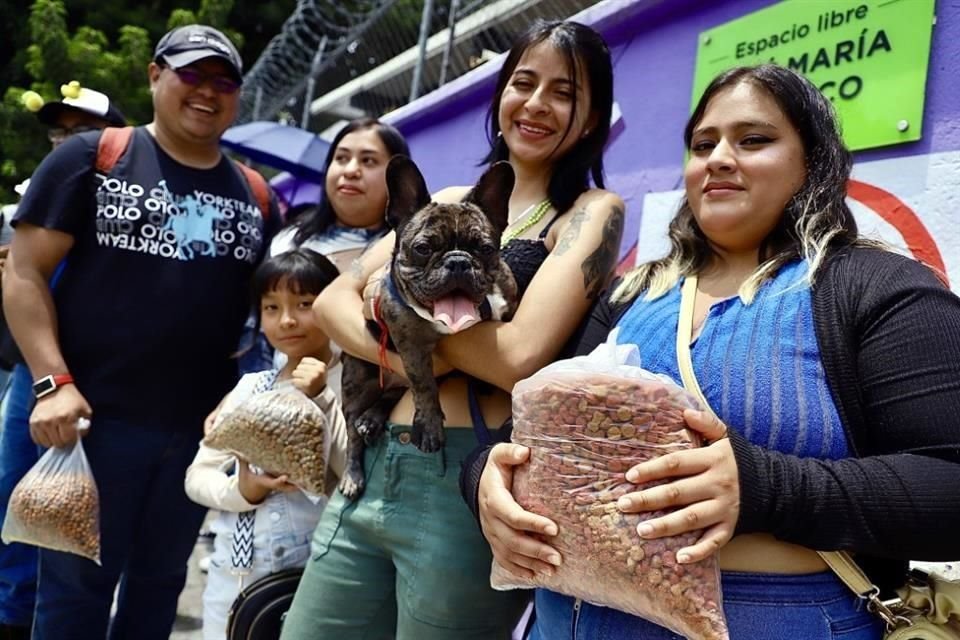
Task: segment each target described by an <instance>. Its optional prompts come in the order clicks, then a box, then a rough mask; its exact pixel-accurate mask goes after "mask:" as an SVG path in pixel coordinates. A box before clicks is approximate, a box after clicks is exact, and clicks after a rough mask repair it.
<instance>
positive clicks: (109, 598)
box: [3, 25, 279, 640]
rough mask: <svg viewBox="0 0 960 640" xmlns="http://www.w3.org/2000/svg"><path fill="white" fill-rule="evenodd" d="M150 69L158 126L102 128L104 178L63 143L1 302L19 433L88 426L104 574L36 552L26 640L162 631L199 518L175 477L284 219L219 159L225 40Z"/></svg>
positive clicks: (29, 215)
mask: <svg viewBox="0 0 960 640" xmlns="http://www.w3.org/2000/svg"><path fill="white" fill-rule="evenodd" d="M147 71H148V76H149V81H150V91H151V92H152V94H153V107H154V116H153V121H152V122H150V123H149V124H147V125H146V126H142V127H137V128H135V129H132V130H119V129H107V130H105V131H108V132H114V133H112V134H109V135H106V134H105V136H106V139H108V140H116V139H118V136H117V135H116V134H119V133H126V134H129V137H125V138H123V140H124V141H125V142H124V144H125V145H126V146H125V147H123V151H122V154H121V155H120V156H119V159H118V160H117V161H116V163H115V164H112V169H110V170H109V171H107V172H103V171H102V170H101V169H95V168H94V167H93V166H92V165H93V162H94V159H95V158H97V157H98V155H99V154H98V151H97V149H98V145H99V144H100V141H101V134H100V133H99V132H88V133H80V134H78V135H74V136H72V137H71V138H70V139H68V140H67V141H66V142H64V143H63V144H62V145H61V146H60V147H58V148H57V149H55V150H54V151H53V152H52V153H51V154H50V155H49V156H48V157H47V158H46V159H44V161H43V162H42V163H41V165H40V167H39V168H38V169H37V171H36V172H35V173H34V175H33V177H32V179H31V185H30V189H29V190H27V193H26V195H25V197H24V199H23V200H22V201H21V203H20V207H19V209H18V211H17V216H16V219H15V220H14V224H15V225H16V233H15V234H14V240H13V245H12V247H11V251H10V257H9V258H8V262H7V267H6V270H5V273H4V286H3V297H4V309H5V310H6V311H7V320H8V323H9V325H10V328H11V330H12V332H13V335H14V337H15V338H16V340H17V344H18V345H19V346H20V349H21V351H22V352H23V355H24V358H25V359H26V361H27V364H28V365H29V368H30V372H31V374H32V378H33V382H34V384H33V390H34V393H35V395H36V398H37V400H36V405H35V407H34V409H33V412H32V414H31V416H30V434H31V437H32V438H33V440H34V441H35V442H36V443H37V444H40V445H41V446H46V447H49V446H58V447H62V446H68V445H70V444H72V443H73V442H74V441H75V440H76V439H77V437H78V429H77V424H78V421H79V419H80V418H88V419H89V420H90V427H89V429H88V430H87V431H86V432H85V433H83V434H80V435H82V436H83V446H84V450H85V452H86V455H87V458H88V460H89V463H90V468H91V470H92V473H93V476H94V478H95V479H96V483H97V487H98V491H99V500H100V561H101V564H100V565H98V564H95V563H94V562H92V561H90V560H88V559H85V558H83V557H81V556H78V555H73V554H69V553H61V552H58V551H52V550H48V549H41V550H40V574H39V584H38V588H37V605H36V609H35V615H34V627H33V635H32V637H33V639H34V640H50V639H53V638H55V639H56V640H87V639H94V638H96V639H99V640H102V639H104V638H106V637H107V627H108V622H109V628H110V630H109V637H110V639H111V640H124V639H133V638H136V639H137V640H160V639H161V638H162V639H166V638H168V636H169V634H170V630H171V628H172V625H173V621H174V618H175V616H176V607H177V598H178V596H179V594H180V591H181V589H182V588H183V584H184V581H185V579H186V562H187V559H188V557H189V556H190V553H191V551H192V549H193V546H194V543H195V541H196V536H197V532H198V530H199V529H200V524H201V522H202V520H203V517H204V515H205V509H204V508H203V507H200V506H199V505H196V504H194V503H192V502H191V501H190V500H189V499H188V498H187V496H186V494H185V493H184V489H183V480H184V476H185V471H186V467H187V466H188V465H189V463H190V462H191V461H192V460H193V457H194V454H195V452H196V449H197V442H198V441H199V439H200V438H201V437H202V435H203V419H204V417H205V416H206V415H207V414H208V413H209V412H210V410H211V409H213V407H215V406H216V405H217V403H218V401H219V400H220V399H221V398H222V397H223V395H224V394H225V393H226V392H227V391H228V390H229V389H230V388H231V387H232V385H233V384H234V382H235V381H236V377H237V370H236V369H237V368H236V361H235V360H233V359H231V355H232V354H233V353H234V352H235V350H236V345H237V344H238V343H239V338H240V335H241V332H242V330H243V325H244V321H245V319H246V317H247V314H248V311H249V307H248V293H247V292H248V286H249V279H250V276H251V275H252V273H253V270H254V268H255V267H256V265H257V264H258V263H259V261H260V259H261V257H262V256H263V253H264V251H265V249H266V247H267V245H268V244H269V239H270V236H271V234H272V231H273V228H274V226H275V224H276V223H277V222H278V221H279V215H278V214H277V211H276V202H275V201H274V200H273V199H272V198H269V197H268V196H267V194H268V191H267V187H266V186H265V182H264V181H263V178H262V177H261V176H259V175H256V174H254V175H250V174H249V173H247V171H248V170H247V169H245V168H243V169H241V168H238V166H236V165H235V164H234V163H233V162H231V161H230V160H229V159H228V158H226V157H224V156H223V155H222V154H221V152H220V144H219V143H220V136H221V135H222V134H223V132H224V131H225V130H226V129H227V127H229V126H230V125H231V124H232V122H233V120H234V118H235V117H236V114H237V107H238V101H239V89H240V84H241V82H242V72H243V66H242V61H241V59H240V55H239V54H238V53H237V50H236V48H235V47H234V46H233V44H232V43H231V42H230V41H229V39H227V37H226V36H224V35H223V34H222V33H221V32H219V31H217V30H216V29H213V28H212V27H208V26H204V25H190V26H186V27H180V28H177V29H174V30H173V31H171V32H170V33H168V34H166V35H165V36H164V37H163V38H162V39H161V40H160V42H159V43H158V44H157V47H156V49H155V52H154V60H153V61H152V62H151V63H150V65H149V67H148V70H147ZM261 196H263V197H261ZM268 200H269V204H267V201H268ZM68 253H69V260H68V261H67V264H66V267H65V268H64V269H63V272H62V274H60V276H59V279H58V281H57V284H56V287H55V288H54V290H53V292H52V293H51V289H50V287H49V284H48V283H49V280H50V278H51V276H52V274H53V270H54V268H55V267H56V265H57V264H59V263H60V262H61V260H62V259H63V258H64V257H65V256H66V255H67V254H68ZM14 301H16V303H15V304H14ZM79 508H86V506H85V505H78V509H79ZM118 584H119V586H120V589H119V591H118V592H117V609H116V614H115V616H114V617H113V619H112V621H111V620H110V609H111V603H112V602H113V596H114V592H115V590H116V587H117V585H118Z"/></svg>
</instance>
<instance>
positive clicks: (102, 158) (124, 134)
mask: <svg viewBox="0 0 960 640" xmlns="http://www.w3.org/2000/svg"><path fill="white" fill-rule="evenodd" d="M131 138H133V127H107V128H106V129H104V130H103V133H102V134H100V142H99V143H98V144H97V165H96V166H97V171H99V172H100V173H104V174H107V173H110V171H111V170H112V169H113V167H114V166H116V164H117V160H119V159H120V156H122V155H123V153H124V152H125V151H126V150H127V147H129V146H130V139H131Z"/></svg>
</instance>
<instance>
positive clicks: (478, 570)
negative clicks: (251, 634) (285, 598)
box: [282, 424, 530, 640]
mask: <svg viewBox="0 0 960 640" xmlns="http://www.w3.org/2000/svg"><path fill="white" fill-rule="evenodd" d="M388 431H389V435H387V436H385V437H383V438H381V439H380V442H379V443H377V444H376V445H375V446H371V447H368V448H367V451H366V455H365V458H364V468H365V470H366V474H367V488H366V491H365V492H364V493H363V495H362V496H361V497H360V499H359V500H358V501H357V502H356V503H349V502H347V501H346V500H345V499H344V497H343V496H342V495H341V494H340V493H339V492H337V493H336V494H335V495H334V497H332V498H331V499H330V503H329V504H328V505H327V507H326V509H325V510H324V512H323V516H322V517H321V518H320V523H319V524H318V525H317V530H316V533H315V534H314V537H313V549H312V553H311V558H310V560H309V561H308V562H307V566H306V569H305V571H304V574H303V579H302V580H301V582H300V586H299V588H298V589H297V594H296V597H295V598H294V600H293V604H292V606H291V609H290V612H289V613H288V614H287V618H286V622H285V623H284V627H283V635H282V640H308V639H309V640H330V639H331V638H337V640H353V639H356V640H361V639H363V640H387V639H393V638H396V640H471V639H476V640H497V639H499V638H504V639H506V638H509V637H510V633H511V630H512V628H513V627H514V625H515V624H516V622H517V620H518V618H519V617H520V615H521V613H522V612H523V608H524V606H525V604H526V602H527V601H528V599H529V596H530V593H529V592H524V591H507V592H500V591H494V590H493V589H491V588H490V562H491V554H490V547H489V546H488V544H487V541H486V540H484V538H483V536H482V535H481V534H480V530H479V527H478V526H477V523H476V521H475V520H474V518H473V515H472V514H471V513H470V511H469V510H468V509H467V507H466V505H465V504H464V503H463V500H462V499H461V498H460V492H459V488H458V484H457V479H458V476H459V473H460V465H461V462H462V460H463V459H464V458H465V457H466V456H467V454H468V453H469V452H470V451H471V450H472V449H473V447H475V446H476V438H475V437H474V434H473V431H472V430H471V429H447V430H446V437H447V442H446V446H445V448H444V450H443V451H440V452H437V453H423V452H421V451H420V450H418V449H417V448H416V447H415V446H414V445H412V444H410V443H409V441H410V438H409V431H410V427H407V426H401V425H392V424H391V425H388Z"/></svg>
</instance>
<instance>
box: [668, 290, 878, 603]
mask: <svg viewBox="0 0 960 640" xmlns="http://www.w3.org/2000/svg"><path fill="white" fill-rule="evenodd" d="M696 297H697V276H696V275H690V276H687V278H686V280H684V282H683V287H682V288H681V289H680V319H679V321H678V322H677V364H678V365H679V367H680V377H681V378H682V379H683V386H684V388H685V389H686V390H687V391H689V392H690V393H692V394H693V395H694V396H696V398H697V399H698V400H699V401H700V404H701V405H703V408H704V410H705V411H711V412H712V411H713V410H712V409H711V408H710V403H709V402H707V398H706V397H705V396H704V395H703V390H702V389H701V388H700V383H699V382H697V375H696V374H695V373H694V371H693V360H692V359H691V357H690V338H691V337H692V336H693V305H694V301H695V300H696ZM817 553H819V554H820V557H821V558H823V561H824V562H826V563H827V566H829V567H830V568H831V569H833V572H834V573H836V574H837V576H838V577H839V578H840V580H842V581H843V583H844V584H845V585H847V586H848V587H849V588H850V590H851V591H853V592H854V593H856V594H857V595H858V596H861V597H863V598H869V597H870V596H871V595H875V594H876V593H878V592H879V589H878V588H877V587H876V586H875V585H874V584H873V583H872V582H870V579H869V578H868V577H867V575H866V574H865V573H864V572H863V570H862V569H860V567H859V566H858V565H857V563H856V562H854V560H853V558H851V557H850V554H848V553H847V552H845V551H818V552H817Z"/></svg>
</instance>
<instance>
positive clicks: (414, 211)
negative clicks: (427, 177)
mask: <svg viewBox="0 0 960 640" xmlns="http://www.w3.org/2000/svg"><path fill="white" fill-rule="evenodd" d="M513 183H514V174H513V169H512V168H511V167H510V165H509V164H508V163H506V162H501V163H497V164H495V165H493V166H492V167H490V168H489V169H487V171H486V172H484V174H483V175H482V176H481V177H480V180H479V181H478V182H477V185H476V186H475V187H474V188H473V190H472V191H471V192H470V194H468V196H467V197H466V198H465V200H464V201H463V202H460V203H457V204H439V203H436V202H431V201H430V194H429V192H428V191H427V185H426V183H425V182H424V180H423V176H422V175H421V174H420V171H419V169H417V166H416V165H415V164H414V163H413V161H411V160H410V159H409V158H406V157H404V156H395V157H394V158H393V159H392V160H391V161H390V164H389V165H388V166H387V191H388V194H389V199H388V203H387V222H388V224H390V226H391V227H393V228H394V229H395V230H396V233H397V244H396V247H395V249H394V260H393V267H392V268H393V270H394V271H393V273H394V277H395V278H396V280H397V282H398V284H400V286H401V288H402V289H403V290H405V292H406V293H407V295H409V296H411V297H413V298H414V300H413V301H411V302H416V303H417V304H419V305H420V306H422V307H425V308H426V309H429V310H431V311H432V312H433V313H434V317H435V319H437V320H441V321H443V322H444V323H445V324H448V326H450V327H451V328H452V329H454V330H459V329H460V328H461V326H463V325H464V324H465V323H466V322H467V321H468V318H470V317H471V315H472V317H473V318H474V319H475V318H476V317H478V316H477V306H478V305H479V304H480V303H481V302H482V301H483V299H484V298H485V297H486V296H487V295H488V294H490V293H491V292H492V290H493V287H494V284H495V282H496V279H497V276H498V274H499V272H500V270H501V269H503V268H505V267H504V265H503V264H502V262H501V260H500V236H501V235H502V233H503V230H504V229H505V228H506V226H507V215H508V208H509V200H510V193H511V191H512V190H513Z"/></svg>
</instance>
